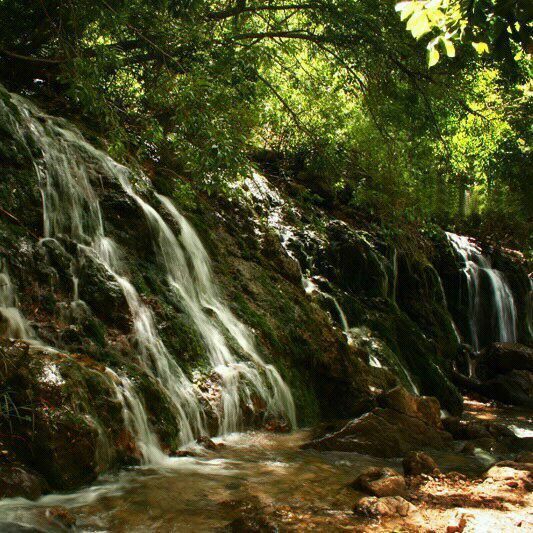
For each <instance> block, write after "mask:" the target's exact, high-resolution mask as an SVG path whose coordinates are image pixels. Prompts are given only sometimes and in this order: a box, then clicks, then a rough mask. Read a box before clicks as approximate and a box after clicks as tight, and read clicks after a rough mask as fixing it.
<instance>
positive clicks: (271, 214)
mask: <svg viewBox="0 0 533 533" xmlns="http://www.w3.org/2000/svg"><path fill="white" fill-rule="evenodd" d="M245 184H246V185H247V187H248V190H249V191H250V192H251V194H252V196H253V197H255V198H257V199H258V200H260V202H261V204H262V205H266V206H267V209H268V225H269V227H270V228H271V229H274V230H275V231H276V232H277V233H278V235H279V238H280V242H281V246H282V247H283V249H284V250H285V252H286V253H287V255H288V256H289V257H290V258H291V259H292V260H293V261H295V263H296V265H297V266H298V269H299V271H300V276H301V280H302V286H303V288H304V291H305V293H306V294H307V295H310V296H316V295H320V297H322V298H324V299H325V300H328V301H330V302H331V304H332V305H333V307H334V309H335V311H336V314H337V316H336V317H335V316H334V314H335V313H331V309H330V316H331V317H332V319H333V320H334V321H336V322H338V323H339V324H340V326H341V327H342V331H343V333H344V336H345V338H346V341H347V342H348V344H353V343H354V341H355V338H354V333H356V336H357V338H358V341H362V342H363V343H365V344H366V347H367V348H369V346H368V344H369V343H370V344H371V343H372V341H371V335H370V333H369V334H368V335H367V334H362V329H366V328H350V325H349V323H348V319H347V317H346V314H345V313H344V310H343V309H342V306H341V305H340V303H339V301H338V300H337V298H335V296H333V295H331V294H329V293H327V292H325V291H323V290H321V289H320V287H319V286H318V285H317V283H315V280H316V279H318V278H317V277H313V275H312V271H313V269H314V258H313V257H312V256H311V255H308V254H307V252H306V251H305V250H304V249H303V248H304V247H303V246H298V248H299V252H301V253H300V255H298V254H296V253H295V252H294V249H293V245H294V244H295V243H296V244H297V245H300V244H301V241H300V239H299V237H298V235H297V233H296V231H295V229H294V227H293V226H291V225H290V224H288V223H287V222H286V221H285V220H286V215H287V214H289V215H290V214H292V215H293V216H292V218H297V219H298V218H301V217H300V216H299V213H298V210H297V208H294V207H292V206H291V205H290V203H289V202H288V201H286V200H284V199H283V198H282V197H281V195H280V194H279V193H278V191H277V190H276V189H274V188H272V187H271V186H270V184H269V182H268V180H267V179H266V178H265V177H264V176H262V175H261V174H258V173H257V172H254V174H253V176H252V178H247V179H246V180H245ZM291 210H292V213H291ZM307 234H308V235H309V236H310V237H311V238H312V239H313V240H314V241H316V242H318V243H320V246H323V247H325V246H327V243H326V242H325V240H324V239H322V238H321V237H320V235H318V234H317V233H316V232H314V231H313V230H310V229H308V230H307ZM392 266H393V279H392V283H390V286H389V287H387V290H384V293H389V294H391V298H392V300H393V301H395V300H396V290H397V284H398V279H397V277H398V255H397V250H396V249H395V250H394V252H393V257H392ZM387 284H388V285H389V281H388V277H387ZM443 294H444V291H443ZM376 352H377V350H374V349H372V347H370V349H369V350H368V353H369V363H370V365H371V366H374V367H376V368H382V367H383V366H386V367H387V366H388V367H390V366H392V367H393V368H394V369H395V371H396V372H397V373H398V374H401V375H402V376H403V378H404V380H403V381H404V383H405V384H406V386H407V387H408V388H410V390H411V391H412V392H413V393H414V394H418V395H419V394H420V391H419V389H418V387H417V385H416V384H415V382H414V380H413V378H412V376H411V374H410V372H409V370H408V369H407V367H406V365H405V364H403V363H402V361H401V360H400V359H399V358H395V359H394V361H391V360H386V361H380V360H379V359H378V357H377V355H376Z"/></svg>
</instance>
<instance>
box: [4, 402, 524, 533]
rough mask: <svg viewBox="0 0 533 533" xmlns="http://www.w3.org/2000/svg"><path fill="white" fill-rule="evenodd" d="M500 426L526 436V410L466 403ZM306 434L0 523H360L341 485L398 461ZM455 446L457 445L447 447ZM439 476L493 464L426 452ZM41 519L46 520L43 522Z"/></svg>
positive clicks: (13, 505) (261, 437) (214, 454)
mask: <svg viewBox="0 0 533 533" xmlns="http://www.w3.org/2000/svg"><path fill="white" fill-rule="evenodd" d="M496 417H497V418H498V420H499V421H501V422H502V423H505V424H507V425H509V426H510V427H512V428H514V429H515V431H516V432H517V433H521V435H520V436H523V437H527V436H531V435H533V419H532V417H531V413H528V412H527V411H525V410H521V409H517V408H508V407H494V406H493V405H492V404H483V403H480V402H477V401H474V400H467V402H466V410H465V418H466V419H475V418H477V419H480V420H491V419H493V418H496ZM310 437H311V431H310V430H300V431H297V432H293V433H290V434H275V433H267V432H248V433H235V434H232V435H229V436H227V437H225V438H224V439H221V438H219V439H215V440H216V442H217V443H219V444H220V443H223V446H220V447H219V448H218V449H217V450H215V451H208V450H205V449H203V448H201V449H197V450H195V452H196V453H198V456H196V457H181V458H169V459H168V460H167V461H166V463H165V464H163V465H161V466H158V467H149V466H142V467H133V468H129V469H126V470H123V471H121V472H119V473H115V474H111V475H105V476H102V477H101V478H100V479H99V481H98V482H97V483H95V484H94V485H92V486H90V487H87V488H84V489H81V490H79V491H77V492H73V493H67V494H51V495H47V496H44V497H42V498H40V499H39V500H38V501H36V502H30V501H28V500H24V499H22V498H15V499H7V500H2V501H0V521H6V522H16V523H19V524H25V525H31V526H33V527H36V528H38V530H39V529H40V530H42V531H46V532H51V533H55V532H58V531H64V530H65V529H64V526H62V525H61V524H54V523H53V522H51V521H50V519H49V516H50V512H49V511H50V509H53V508H61V509H64V510H68V514H70V515H71V516H72V517H73V518H74V519H75V520H76V526H75V528H74V530H75V531H83V532H104V531H113V532H126V531H128V532H145V531H157V532H182V531H217V530H219V529H220V528H224V527H225V526H227V525H228V524H229V523H231V522H232V521H234V520H235V519H238V518H239V517H241V516H243V515H244V516H248V517H249V516H252V515H253V516H256V515H257V516H259V517H269V518H273V519H274V521H275V523H276V524H278V525H281V527H282V529H283V530H300V531H302V530H308V529H312V530H314V531H342V530H345V529H346V528H348V529H351V528H353V527H354V526H355V525H357V524H359V525H364V524H365V519H362V518H357V517H356V516H355V515H354V514H353V513H352V507H353V504H354V500H355V496H356V493H355V491H353V490H352V489H351V488H349V487H348V486H347V485H348V484H349V483H350V482H351V481H353V480H354V479H355V477H357V475H358V474H360V473H361V472H362V471H363V470H364V469H365V468H367V467H369V466H389V467H392V468H395V469H397V470H399V471H401V468H402V466H401V459H391V460H386V459H379V458H375V457H370V456H363V455H359V454H353V453H340V452H316V451H313V450H300V449H299V447H300V445H301V444H303V443H304V442H306V441H307V440H309V438H310ZM455 444H456V447H457V448H456V449H459V448H460V447H461V444H462V443H460V442H457V443H455ZM431 453H432V456H433V457H434V458H435V460H436V461H437V463H438V464H439V467H440V468H441V470H442V471H443V472H449V471H458V472H461V473H464V474H466V475H472V476H475V475H479V474H480V473H481V472H482V471H484V470H485V469H486V468H487V467H488V466H489V465H490V464H491V463H492V462H494V461H495V460H496V458H495V457H492V456H491V455H490V454H487V453H480V454H475V455H473V456H466V455H464V454H460V453H459V452H454V451H450V452H431ZM47 515H48V517H47Z"/></svg>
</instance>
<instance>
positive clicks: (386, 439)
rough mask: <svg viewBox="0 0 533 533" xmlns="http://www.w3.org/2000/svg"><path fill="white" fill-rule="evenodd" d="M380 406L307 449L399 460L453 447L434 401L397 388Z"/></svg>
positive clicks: (318, 440) (386, 394)
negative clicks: (418, 452) (425, 450)
mask: <svg viewBox="0 0 533 533" xmlns="http://www.w3.org/2000/svg"><path fill="white" fill-rule="evenodd" d="M377 402H378V405H379V406H378V407H376V408H374V409H373V410H372V411H370V412H369V413H366V414H365V415H363V416H361V417H359V418H357V419H355V420H352V421H351V422H349V423H348V424H347V425H346V426H345V427H344V428H342V429H341V430H340V431H338V432H336V433H333V434H330V435H326V436H325V437H323V438H321V439H317V440H314V441H311V442H309V443H307V444H305V445H304V448H313V449H318V450H336V451H344V452H357V453H364V454H368V455H374V456H377V457H398V456H402V455H405V454H406V453H408V452H410V451H413V450H417V449H420V448H435V449H443V448H447V447H448V446H449V445H450V442H451V440H452V436H451V435H450V434H449V433H447V432H446V431H444V430H443V429H442V425H441V422H440V407H439V403H438V401H437V400H436V399H435V398H430V397H417V396H413V395H411V394H409V393H408V392H407V391H406V390H405V389H403V388H402V387H396V388H395V389H393V390H391V391H389V392H388V393H385V394H383V395H382V396H381V397H379V398H378V399H377Z"/></svg>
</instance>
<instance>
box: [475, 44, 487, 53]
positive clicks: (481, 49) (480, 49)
mask: <svg viewBox="0 0 533 533" xmlns="http://www.w3.org/2000/svg"><path fill="white" fill-rule="evenodd" d="M472 46H473V47H474V50H475V51H476V52H477V53H478V54H488V53H489V45H488V44H487V43H483V42H479V43H472Z"/></svg>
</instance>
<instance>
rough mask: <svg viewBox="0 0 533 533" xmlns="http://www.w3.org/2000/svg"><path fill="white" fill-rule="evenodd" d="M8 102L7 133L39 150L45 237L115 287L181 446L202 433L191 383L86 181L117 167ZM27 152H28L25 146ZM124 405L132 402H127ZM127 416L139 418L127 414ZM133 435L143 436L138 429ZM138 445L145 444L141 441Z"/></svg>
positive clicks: (77, 137)
mask: <svg viewBox="0 0 533 533" xmlns="http://www.w3.org/2000/svg"><path fill="white" fill-rule="evenodd" d="M12 101H13V103H15V104H16V105H17V111H18V113H19V114H20V116H15V115H14V114H13V112H12V111H11V110H10V109H8V108H7V107H5V108H4V109H3V111H4V114H5V115H6V116H7V117H8V118H9V126H11V130H12V133H13V134H14V135H15V136H16V137H17V138H18V139H19V140H20V141H21V143H22V144H23V145H26V146H28V144H27V138H26V136H28V137H29V138H30V139H31V144H32V146H37V147H38V148H39V150H40V152H41V157H40V158H39V159H33V157H32V159H33V161H34V166H35V169H36V172H37V173H38V176H39V179H40V186H41V195H42V200H43V216H44V232H45V238H46V239H54V240H56V242H58V244H59V245H61V241H64V240H65V239H67V240H69V241H71V242H73V243H75V244H76V245H77V247H78V256H79V258H81V257H83V254H86V255H89V256H90V257H91V258H92V259H94V260H95V261H97V262H98V263H100V264H101V265H102V266H103V267H104V268H105V269H106V270H107V271H108V273H109V274H110V275H111V276H112V278H113V279H115V280H116V282H117V283H118V285H119V286H120V287H121V289H122V291H123V293H124V296H125V299H126V301H127V304H128V307H129V311H130V314H131V316H132V318H133V336H134V338H135V341H136V345H137V348H138V355H139V356H140V359H141V364H142V365H143V366H144V367H145V369H146V370H147V371H148V372H150V373H152V375H153V376H154V377H155V378H156V379H157V380H158V381H159V382H160V383H161V385H162V387H163V389H164V390H166V392H167V393H168V395H169V397H170V399H171V400H172V404H173V406H174V408H175V412H176V418H177V420H178V423H179V428H180V437H181V438H180V441H181V442H182V443H183V444H186V443H188V442H190V441H191V440H193V439H194V437H195V436H196V435H198V434H203V433H205V428H204V424H203V415H202V411H201V408H200V404H199V401H198V398H197V396H196V394H195V391H194V386H193V384H192V383H191V382H190V381H189V380H188V379H187V378H186V376H185V375H184V373H183V372H182V371H181V369H180V368H179V366H178V365H177V363H176V362H175V361H174V359H173V358H172V356H171V354H170V353H169V352H168V350H167V349H166V347H165V345H164V343H163V341H162V340H161V338H160V337H159V335H158V333H157V329H156V326H155V322H154V317H153V314H152V312H151V310H150V309H149V308H148V307H147V306H145V305H144V304H143V303H142V301H141V299H140V297H139V294H138V293H137V291H136V289H135V288H134V287H133V285H132V284H131V283H130V282H129V281H128V279H127V278H126V277H125V276H124V275H122V274H121V271H122V265H121V261H120V254H119V250H118V246H117V245H116V243H114V242H113V241H112V240H111V239H110V238H108V237H107V236H106V235H105V232H104V222H103V217H102V212H101V209H100V204H99V200H98V197H97V195H96V192H95V191H94V188H93V186H92V185H91V182H90V178H91V175H95V173H96V172H98V171H100V172H103V173H104V174H105V173H107V172H111V171H113V170H114V169H115V168H118V167H119V166H118V165H117V164H116V163H114V162H113V161H112V160H111V159H110V158H109V157H108V156H107V155H105V154H104V153H103V152H100V151H99V150H96V149H95V148H93V147H92V146H90V145H89V144H88V143H86V142H85V140H84V139H83V137H82V136H81V134H80V133H79V132H77V131H74V130H70V129H68V128H67V127H66V125H65V124H64V123H63V121H61V120H58V119H53V118H51V117H48V116H45V115H43V114H42V113H41V112H40V111H39V110H38V109H36V108H35V107H34V106H32V105H31V104H29V103H28V102H26V101H25V100H24V99H22V98H20V97H17V96H13V97H12ZM28 153H29V154H32V153H34V152H32V151H31V150H30V149H29V148H28ZM111 176H114V174H113V173H112V174H111ZM79 258H78V259H74V261H73V264H72V265H71V272H72V273H73V274H72V275H73V287H74V294H73V303H72V305H78V304H79V302H80V300H79V296H78V278H77V276H76V274H75V272H76V268H77V267H78V265H77V263H79V262H80V260H81V259H79ZM130 391H131V387H130ZM123 394H124V396H125V397H126V398H128V397H131V394H128V391H127V390H124V392H123ZM129 403H130V405H131V404H132V402H131V401H130V402H129ZM131 419H132V420H133V421H136V420H137V421H138V420H139V418H138V417H137V416H133V415H132V417H131ZM134 433H136V434H137V435H142V434H144V432H143V431H135V432H134ZM140 448H141V449H143V448H146V446H144V445H143V443H141V445H140Z"/></svg>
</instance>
